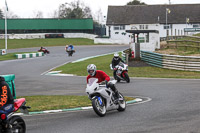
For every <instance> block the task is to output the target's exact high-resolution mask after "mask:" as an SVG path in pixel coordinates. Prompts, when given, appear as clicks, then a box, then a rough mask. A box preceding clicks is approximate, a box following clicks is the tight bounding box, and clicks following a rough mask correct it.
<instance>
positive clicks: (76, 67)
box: [55, 55, 200, 79]
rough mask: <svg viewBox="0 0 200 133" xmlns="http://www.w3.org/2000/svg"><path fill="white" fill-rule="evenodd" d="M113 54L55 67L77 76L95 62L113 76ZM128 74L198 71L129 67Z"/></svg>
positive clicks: (194, 74) (173, 75) (180, 74)
mask: <svg viewBox="0 0 200 133" xmlns="http://www.w3.org/2000/svg"><path fill="white" fill-rule="evenodd" d="M112 57H113V55H106V56H101V57H97V58H92V59H88V60H85V61H82V62H77V63H69V64H65V65H63V66H61V67H58V68H56V69H55V71H59V70H61V71H62V73H67V74H75V75H79V76H86V75H87V70H86V68H87V65H89V64H95V65H96V66H97V69H99V70H103V71H105V72H106V73H107V74H108V75H109V76H113V71H112V70H110V67H109V65H110V63H111V60H112ZM128 74H129V76H130V77H151V78H195V79H199V78H200V72H190V71H179V70H169V69H163V68H158V67H151V66H148V67H129V71H128Z"/></svg>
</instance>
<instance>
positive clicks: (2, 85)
mask: <svg viewBox="0 0 200 133" xmlns="http://www.w3.org/2000/svg"><path fill="white" fill-rule="evenodd" d="M0 96H1V99H0V114H5V115H6V119H5V121H4V123H5V124H6V123H7V115H8V114H10V113H11V112H12V111H13V110H14V99H13V96H12V94H11V91H10V88H9V86H8V84H7V83H6V81H5V79H4V77H1V76H0Z"/></svg>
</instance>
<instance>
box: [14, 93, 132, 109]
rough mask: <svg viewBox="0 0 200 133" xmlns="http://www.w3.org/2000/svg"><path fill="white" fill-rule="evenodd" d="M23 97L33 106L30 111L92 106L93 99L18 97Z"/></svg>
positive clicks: (76, 97) (60, 96)
mask: <svg viewBox="0 0 200 133" xmlns="http://www.w3.org/2000/svg"><path fill="white" fill-rule="evenodd" d="M22 97H23V98H25V99H26V103H27V104H26V105H27V106H31V109H29V111H30V112H33V111H44V110H55V109H68V108H76V107H86V106H91V101H90V100H89V99H88V96H64V95H54V96H44V95H40V96H20V97H17V98H22ZM125 99H126V100H127V101H130V100H133V99H134V98H132V97H125Z"/></svg>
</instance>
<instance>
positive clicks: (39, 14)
mask: <svg viewBox="0 0 200 133" xmlns="http://www.w3.org/2000/svg"><path fill="white" fill-rule="evenodd" d="M33 18H43V12H42V11H34V12H33Z"/></svg>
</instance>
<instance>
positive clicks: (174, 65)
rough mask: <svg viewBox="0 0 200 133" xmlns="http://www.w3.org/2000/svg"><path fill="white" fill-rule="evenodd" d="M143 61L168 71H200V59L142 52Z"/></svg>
mask: <svg viewBox="0 0 200 133" xmlns="http://www.w3.org/2000/svg"><path fill="white" fill-rule="evenodd" d="M141 59H142V60H143V61H145V62H146V63H148V64H150V65H152V66H156V67H161V68H167V69H175V70H185V71H200V57H196V56H178V55H166V54H158V53H153V52H147V51H141Z"/></svg>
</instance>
